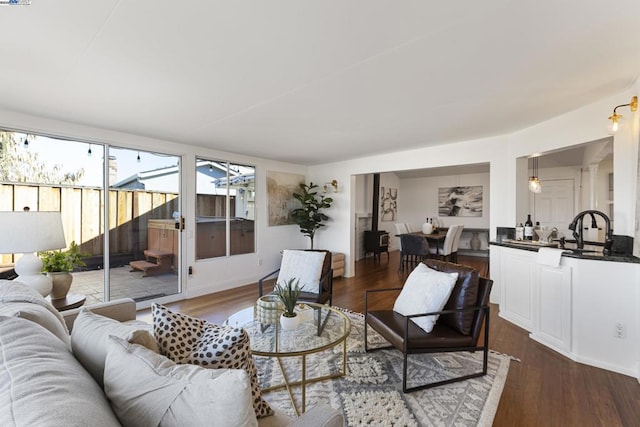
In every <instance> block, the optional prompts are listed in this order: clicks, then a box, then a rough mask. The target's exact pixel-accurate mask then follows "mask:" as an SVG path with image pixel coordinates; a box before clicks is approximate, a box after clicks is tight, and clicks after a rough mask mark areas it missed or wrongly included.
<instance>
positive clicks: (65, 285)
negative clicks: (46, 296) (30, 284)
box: [47, 271, 73, 300]
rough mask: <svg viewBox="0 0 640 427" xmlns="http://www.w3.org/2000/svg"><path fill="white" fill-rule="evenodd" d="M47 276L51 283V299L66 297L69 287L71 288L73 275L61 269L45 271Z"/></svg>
mask: <svg viewBox="0 0 640 427" xmlns="http://www.w3.org/2000/svg"><path fill="white" fill-rule="evenodd" d="M47 276H49V277H50V278H51V283H52V285H53V287H52V289H51V294H50V295H51V299H52V300H56V299H64V298H66V297H67V293H68V292H69V288H71V282H72V281H73V276H72V275H71V273H69V272H67V271H62V272H59V273H51V272H49V273H47Z"/></svg>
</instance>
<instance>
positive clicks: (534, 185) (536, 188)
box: [529, 157, 542, 193]
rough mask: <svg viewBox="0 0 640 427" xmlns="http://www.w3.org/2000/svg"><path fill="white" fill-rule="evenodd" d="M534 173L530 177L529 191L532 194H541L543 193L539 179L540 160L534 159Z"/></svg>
mask: <svg viewBox="0 0 640 427" xmlns="http://www.w3.org/2000/svg"><path fill="white" fill-rule="evenodd" d="M532 160H533V168H532V169H533V172H532V174H531V176H530V177H529V191H531V192H532V193H540V192H542V183H541V182H540V179H539V178H538V158H537V157H534V158H533V159H532Z"/></svg>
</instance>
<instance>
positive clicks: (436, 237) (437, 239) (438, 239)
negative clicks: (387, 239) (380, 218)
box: [396, 228, 448, 255]
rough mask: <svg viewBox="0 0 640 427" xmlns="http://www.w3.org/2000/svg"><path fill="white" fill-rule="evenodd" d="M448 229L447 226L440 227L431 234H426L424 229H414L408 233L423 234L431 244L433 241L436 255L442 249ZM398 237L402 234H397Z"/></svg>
mask: <svg viewBox="0 0 640 427" xmlns="http://www.w3.org/2000/svg"><path fill="white" fill-rule="evenodd" d="M447 231H448V229H447V228H439V229H438V231H435V232H433V233H429V234H425V233H423V232H422V231H412V232H411V233H408V234H414V235H416V236H422V237H424V238H425V239H427V241H428V242H429V244H432V243H433V244H435V246H436V255H439V254H440V252H441V249H442V243H443V242H444V239H445V238H446V237H447ZM396 237H400V235H399V234H396Z"/></svg>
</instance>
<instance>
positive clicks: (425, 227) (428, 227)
mask: <svg viewBox="0 0 640 427" xmlns="http://www.w3.org/2000/svg"><path fill="white" fill-rule="evenodd" d="M422 232H423V233H424V234H431V233H433V224H432V223H431V222H430V220H429V218H427V222H425V223H424V224H422Z"/></svg>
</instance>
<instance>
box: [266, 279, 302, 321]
mask: <svg viewBox="0 0 640 427" xmlns="http://www.w3.org/2000/svg"><path fill="white" fill-rule="evenodd" d="M273 293H274V294H276V295H277V296H278V298H280V301H282V305H283V306H284V312H283V313H282V315H281V316H280V325H281V326H282V329H285V330H293V329H296V328H297V327H298V324H299V323H300V318H299V317H298V313H296V311H295V308H296V303H297V302H298V297H299V296H300V285H299V280H298V279H296V278H293V277H292V278H291V279H289V281H288V282H286V283H285V284H281V283H276V286H275V287H274V288H273Z"/></svg>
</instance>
